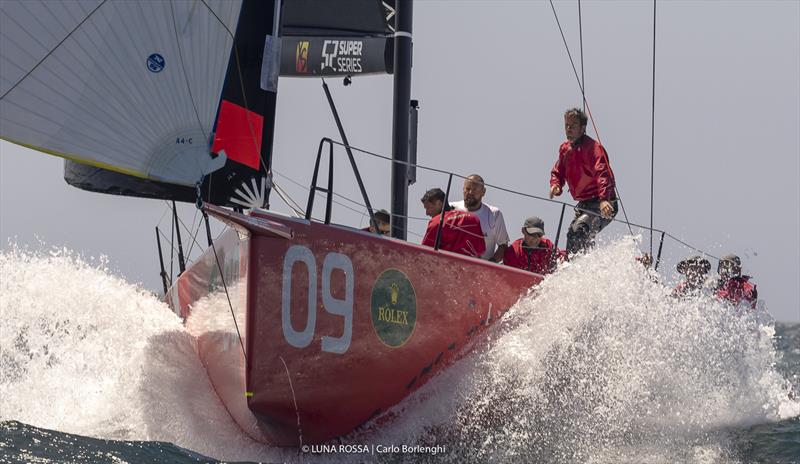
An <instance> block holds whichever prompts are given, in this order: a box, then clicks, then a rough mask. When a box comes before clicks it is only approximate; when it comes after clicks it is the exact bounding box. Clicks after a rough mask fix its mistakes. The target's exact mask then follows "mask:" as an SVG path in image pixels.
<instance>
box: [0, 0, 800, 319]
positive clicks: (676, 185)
mask: <svg viewBox="0 0 800 464" xmlns="http://www.w3.org/2000/svg"><path fill="white" fill-rule="evenodd" d="M556 9H557V11H558V14H559V19H560V20H561V24H562V26H563V27H564V29H565V33H566V34H567V40H568V42H569V45H570V47H571V50H572V54H573V57H574V58H575V59H576V61H578V66H580V64H579V59H580V52H579V47H578V15H577V2H573V1H570V2H557V3H556ZM652 13H653V9H652V3H651V2H646V1H619V2H606V1H592V2H589V1H586V2H583V3H582V14H583V18H582V19H583V21H582V22H583V39H584V66H585V78H586V91H587V99H588V101H589V105H590V107H591V110H592V112H593V114H594V117H595V120H596V123H597V127H598V130H599V132H600V139H601V140H602V142H603V143H604V145H605V146H606V147H607V149H608V151H609V155H610V159H611V164H612V167H613V169H614V172H615V174H616V178H617V184H618V186H619V189H620V193H621V195H622V199H623V201H624V205H625V208H626V210H627V213H628V216H629V218H630V220H631V221H633V222H638V223H642V224H646V223H648V222H649V214H650V212H649V211H650V210H649V208H650V197H649V195H650V108H651V72H652V68H651V66H652V37H653V32H652V25H653V17H652ZM657 15H658V23H657V39H656V40H657V52H656V60H657V62H656V69H657V77H656V120H655V121H656V129H655V171H656V175H655V226H656V227H659V228H664V229H666V230H668V231H670V232H671V233H673V234H674V235H676V236H679V237H682V238H684V239H685V240H686V241H688V242H689V243H690V244H692V245H694V246H697V247H699V248H702V249H704V250H707V251H708V252H710V253H712V254H715V255H716V256H720V255H722V254H725V253H729V252H736V253H738V254H739V255H740V256H741V257H742V260H743V264H744V268H745V273H747V274H751V275H753V276H754V281H755V282H757V283H758V289H759V295H760V296H761V297H762V298H764V299H765V300H766V301H767V304H768V306H769V309H770V311H771V312H772V313H773V314H774V315H775V316H776V318H777V319H778V320H784V321H800V289H799V287H800V285H799V284H798V282H800V148H798V147H800V129H798V128H800V58H799V57H800V32H799V31H800V2H797V1H777V2H766V1H758V2H746V1H731V2H700V1H670V2H659V4H658V12H657ZM579 72H580V69H579ZM412 79H413V84H412V95H413V98H417V99H419V100H420V107H421V108H420V127H419V163H420V164H424V165H428V166H432V167H436V168H440V169H446V170H452V171H456V172H458V173H462V174H470V173H473V172H477V173H480V174H482V175H483V176H484V178H485V179H486V181H487V182H488V183H489V184H497V185H503V186H506V187H508V188H512V189H515V190H520V191H524V192H527V193H532V194H537V195H542V196H544V195H546V193H547V189H548V178H549V170H550V168H551V166H552V164H553V162H554V160H555V158H556V153H557V148H558V145H559V144H560V143H561V142H562V141H563V139H564V133H563V119H562V113H563V111H564V110H565V109H566V108H567V107H571V106H578V105H580V101H581V100H580V91H579V88H578V85H577V83H576V80H575V77H574V75H573V71H572V68H571V66H570V63H569V60H568V58H567V54H566V51H565V49H564V45H563V43H562V41H561V36H560V35H559V32H558V28H557V26H556V23H555V19H554V17H553V12H552V11H551V9H550V4H549V3H548V2H544V1H541V2H540V1H536V2H522V1H520V2H498V1H492V2H483V1H435V2H434V1H417V2H416V5H415V11H414V70H413V78H412ZM329 84H330V85H331V88H332V92H333V96H334V98H335V100H336V102H337V104H338V106H339V112H340V114H341V116H342V119H343V122H344V126H345V129H346V130H347V132H348V137H349V139H350V142H351V143H352V144H353V145H356V146H359V147H364V148H366V149H369V150H372V151H376V152H380V153H385V154H388V153H390V147H391V96H392V80H391V77H389V76H377V77H367V78H362V79H354V83H353V85H352V86H350V87H343V86H342V85H341V80H339V79H335V80H330V81H329ZM589 133H590V134H591V135H593V136H595V132H594V130H592V129H590V131H589ZM324 136H331V137H333V138H336V139H338V135H337V133H336V129H335V125H334V123H333V120H332V118H331V116H330V111H329V109H328V107H327V103H326V101H325V97H324V94H323V92H322V89H321V85H320V82H319V81H317V80H313V79H307V80H302V79H295V80H291V79H283V80H281V82H280V86H279V93H278V123H277V128H276V138H275V154H276V155H275V159H274V164H273V167H274V169H275V172H276V177H275V179H276V181H277V182H278V184H279V185H281V186H282V187H283V188H285V189H286V190H287V191H288V192H290V195H291V196H292V198H294V199H295V200H296V201H297V202H298V203H300V204H301V205H305V201H306V196H307V192H306V191H305V190H304V188H303V187H300V186H298V185H295V184H294V183H293V182H298V183H300V184H302V185H307V184H308V183H309V182H310V178H311V167H312V163H313V159H314V156H315V154H316V147H317V144H318V143H319V139H320V138H322V137H324ZM0 151H1V153H2V156H0V236H1V237H2V239H3V248H7V246H8V245H7V242H8V239H9V238H12V237H16V239H15V240H16V242H17V243H20V244H34V246H35V247H38V246H39V245H36V243H37V238H35V237H39V238H40V239H41V240H43V241H44V242H45V243H47V244H48V245H66V246H67V247H69V248H72V249H74V250H76V251H80V252H82V253H83V254H85V255H86V256H99V255H101V254H104V255H107V256H108V257H109V260H110V267H111V268H112V269H114V270H116V271H117V272H119V273H121V274H122V275H124V276H126V277H127V278H128V280H130V281H132V282H142V283H143V285H144V286H145V287H147V288H149V289H152V290H159V289H160V279H159V276H158V264H157V254H156V247H155V237H154V235H155V233H154V229H153V228H154V226H155V225H157V224H159V221H161V222H160V225H161V227H162V228H165V229H166V230H167V232H168V231H169V221H168V218H165V217H164V213H165V212H166V207H165V204H164V202H162V201H154V200H137V199H130V198H121V197H114V196H106V195H100V194H93V193H88V192H83V191H81V190H77V189H75V188H72V187H69V186H68V185H66V184H65V183H64V181H63V178H62V169H63V168H62V161H61V160H60V159H58V158H54V157H50V156H47V155H44V154H41V153H37V152H33V151H30V150H26V149H23V148H20V147H17V146H14V145H10V144H7V143H5V142H3V143H2V144H0ZM340 155H343V153H340ZM340 159H341V160H342V161H340V162H339V164H338V168H337V174H336V177H335V179H336V184H335V187H334V189H335V190H337V191H338V192H339V193H341V194H342V195H345V196H347V197H349V198H351V199H354V200H356V201H358V202H360V201H361V200H360V195H359V194H358V190H357V188H356V187H355V185H354V181H353V177H352V174H351V173H350V170H349V169H348V168H347V164H346V163H345V162H343V161H344V158H340ZM357 161H358V163H359V166H360V168H361V170H362V176H364V177H365V180H366V184H367V190H368V192H369V194H370V199H371V201H372V204H373V205H375V206H376V207H386V208H388V206H389V186H390V179H389V176H388V173H389V165H388V163H386V162H383V161H377V160H374V159H370V158H368V157H364V156H357ZM418 179H419V180H418V182H417V183H416V184H415V185H414V186H412V188H411V190H410V193H409V198H410V208H409V212H410V214H411V215H412V216H416V217H420V218H421V217H422V216H424V214H423V211H422V209H421V207H420V205H419V201H418V199H419V198H420V197H421V196H422V193H423V192H424V191H425V190H427V189H428V188H431V187H435V186H439V187H442V188H444V187H445V184H446V182H447V179H446V177H444V176H442V175H431V174H428V173H423V172H420V173H419V174H418ZM455 188H456V192H457V194H458V192H459V191H460V183H458V184H456V186H455ZM562 198H566V199H569V195H568V194H565V196H564V197H562ZM456 199H459V198H456ZM485 200H486V201H487V202H488V203H492V204H495V205H498V206H500V207H501V208H502V209H503V211H504V213H505V217H506V222H507V228H508V230H509V234H510V235H511V236H512V240H513V239H516V238H517V237H518V236H519V235H520V233H519V228H520V226H521V222H522V221H523V219H524V218H525V217H527V216H530V215H534V214H535V215H539V216H541V217H542V218H543V219H544V220H545V222H546V226H547V227H546V229H547V232H548V235H553V234H554V233H555V228H556V225H557V222H558V213H559V212H560V207H558V206H555V205H552V204H549V203H543V202H540V201H536V200H530V199H525V198H520V197H515V196H512V195H508V194H501V193H500V192H498V191H497V190H493V189H491V188H489V191H488V193H487V196H486V198H485ZM337 201H341V202H343V203H344V204H347V205H349V206H350V207H354V208H356V209H357V206H356V205H353V204H352V203H348V202H346V201H343V200H339V199H337ZM272 203H273V206H274V208H275V209H277V210H281V211H288V209H287V208H286V206H285V205H284V204H283V203H282V202H281V200H280V199H278V197H277V196H275V195H273V197H272ZM321 204H323V203H321V202H317V205H321ZM317 212H318V214H322V210H321V209H319V210H317ZM194 214H195V212H194V207H193V206H191V205H186V206H184V207H182V208H181V216H182V218H183V219H184V220H185V221H186V222H187V223H191V222H192V219H193V217H194ZM618 217H619V218H622V215H621V214H620V215H619V216H618ZM333 219H334V221H335V222H339V223H345V224H353V225H358V224H366V219H365V218H364V217H363V216H362V215H360V214H357V213H354V212H353V211H351V210H349V209H346V208H344V207H340V206H337V208H336V210H335V211H334V215H333ZM410 222H411V224H410V226H411V232H412V234H410V236H409V238H410V239H411V240H416V241H418V240H419V237H418V236H416V235H413V234H414V233H416V234H421V233H422V231H423V230H424V226H425V221H424V220H411V221H410ZM215 228H216V229H219V226H216V227H215ZM626 231H627V229H626V228H624V227H623V226H620V225H613V226H611V227H609V228H608V229H607V231H606V232H604V233H603V235H605V236H607V237H615V236H621V235H622V234H624V233H625V232H626ZM200 237H203V242H201V243H204V235H202V234H201V235H200ZM643 238H644V241H643V243H642V246H643V248H648V247H649V235H647V234H645V235H644V237H643ZM12 240H13V239H12ZM656 240H657V237H656ZM184 241H185V242H186V241H188V239H187V238H186V237H184ZM561 243H562V244H563V243H564V238H562V241H561ZM656 246H657V243H656ZM187 248H188V245H187ZM690 253H691V250H687V249H685V248H683V247H682V246H680V245H679V244H677V243H675V242H674V241H671V240H667V242H666V243H665V247H664V261H663V262H662V267H661V269H662V270H663V271H664V275H665V279H666V280H667V281H669V280H670V279H674V278H675V273H674V267H675V263H676V262H677V261H678V260H679V259H680V258H682V257H684V256H686V255H687V254H690ZM193 254H194V253H193Z"/></svg>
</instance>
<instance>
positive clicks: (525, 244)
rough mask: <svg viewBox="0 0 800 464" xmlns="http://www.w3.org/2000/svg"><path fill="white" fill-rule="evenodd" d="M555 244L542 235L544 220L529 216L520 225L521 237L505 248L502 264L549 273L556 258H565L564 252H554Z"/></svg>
mask: <svg viewBox="0 0 800 464" xmlns="http://www.w3.org/2000/svg"><path fill="white" fill-rule="evenodd" d="M555 248H556V247H555V245H553V242H551V241H550V239H549V238H547V237H545V236H544V221H542V220H541V219H539V218H538V217H535V216H533V217H529V218H528V219H526V220H525V223H524V224H523V225H522V238H520V239H518V240H516V241H515V242H514V243H512V244H511V246H510V247H508V248H506V251H505V254H504V255H503V264H505V265H506V266H511V267H516V268H519V269H524V270H526V271H530V272H535V273H537V274H542V275H544V274H550V273H551V272H553V271H555V269H556V259H559V260H561V261H563V260H564V258H566V252H564V250H559V251H558V253H556V252H555Z"/></svg>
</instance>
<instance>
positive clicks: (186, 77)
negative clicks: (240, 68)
mask: <svg viewBox="0 0 800 464" xmlns="http://www.w3.org/2000/svg"><path fill="white" fill-rule="evenodd" d="M169 10H170V12H171V13H172V29H173V30H174V31H175V45H176V46H177V47H178V59H179V60H180V62H181V70H182V71H183V80H184V82H186V90H187V91H188V92H189V101H191V102H192V109H193V110H194V116H195V117H196V118H197V125H198V126H200V132H202V133H203V140H205V141H208V134H207V133H206V130H205V128H204V127H203V121H202V120H201V119H200V113H199V112H198V111H197V103H195V101H194V94H192V86H190V85H189V75H188V74H187V73H186V64H185V63H184V62H183V51H182V47H181V41H180V36H179V35H178V23H177V22H176V21H175V2H174V0H170V2H169ZM192 11H194V10H192ZM187 24H188V23H187Z"/></svg>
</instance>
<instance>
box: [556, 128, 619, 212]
mask: <svg viewBox="0 0 800 464" xmlns="http://www.w3.org/2000/svg"><path fill="white" fill-rule="evenodd" d="M565 181H566V183H567V185H569V191H570V193H571V194H572V198H574V199H575V201H584V200H591V199H594V198H599V199H601V200H611V199H613V198H616V195H615V194H614V185H615V183H614V173H613V172H612V171H611V165H610V164H609V162H608V154H607V153H606V150H605V148H603V146H602V145H600V144H599V143H597V142H596V141H595V140H594V139H592V138H591V137H589V136H588V135H585V134H584V135H583V136H582V137H581V138H580V140H579V141H578V143H577V145H575V146H574V147H573V146H572V143H571V142H570V141H569V140H567V141H566V142H564V143H562V144H561V147H559V149H558V159H557V160H556V164H554V165H553V170H552V171H550V185H551V186H553V185H558V186H559V187H563V186H564V182H565Z"/></svg>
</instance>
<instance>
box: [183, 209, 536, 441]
mask: <svg viewBox="0 0 800 464" xmlns="http://www.w3.org/2000/svg"><path fill="white" fill-rule="evenodd" d="M209 209H210V212H211V213H212V214H215V215H216V216H218V217H220V218H221V219H223V220H226V221H228V222H229V223H236V224H237V227H239V228H240V229H242V228H246V229H248V230H249V232H250V233H249V240H242V241H239V242H238V243H237V241H236V236H235V234H233V233H229V234H228V235H226V237H225V238H224V239H223V240H220V241H218V243H217V245H216V249H217V253H218V255H224V257H221V258H220V261H221V262H223V261H225V260H227V262H228V265H226V266H225V267H226V270H225V274H226V277H227V280H228V282H227V284H228V285H229V286H230V287H231V288H234V289H239V288H240V287H239V286H236V285H233V284H232V282H236V280H237V277H238V280H239V281H240V282H241V283H244V282H246V288H247V292H246V324H243V322H244V321H243V319H244V316H238V315H237V322H238V324H239V329H240V330H242V336H243V337H244V338H245V342H244V343H245V346H246V350H247V362H246V368H245V379H246V380H245V382H243V381H242V379H241V376H239V378H238V379H235V378H232V377H234V372H240V373H241V366H242V365H243V364H245V363H243V362H241V360H240V359H241V356H240V354H241V349H240V348H239V349H238V350H237V349H236V348H238V337H235V335H233V334H232V333H231V330H232V328H233V321H232V318H231V316H230V315H228V316H227V320H228V322H229V326H228V327H227V328H226V330H227V331H228V333H227V335H226V336H222V335H219V334H216V335H215V336H210V335H209V334H208V333H206V334H205V335H203V334H201V333H197V331H195V335H197V336H199V337H200V336H202V337H203V338H202V340H204V342H202V343H199V344H198V346H199V347H200V348H199V349H200V350H201V353H200V355H201V359H203V361H204V363H205V364H206V367H207V369H208V370H209V375H210V377H211V379H212V382H213V383H214V385H215V388H217V391H218V393H220V397H221V398H222V399H223V401H224V402H225V403H226V406H227V407H228V409H229V410H230V411H231V413H232V415H233V416H234V418H235V419H236V420H237V422H238V423H239V424H240V425H241V426H242V427H243V429H244V430H245V431H247V432H248V433H249V434H250V435H251V436H253V437H254V438H256V439H260V440H265V441H268V442H270V443H272V444H276V445H282V446H294V445H299V444H300V442H301V440H302V442H303V443H316V442H322V441H325V440H328V439H331V438H333V437H337V436H340V435H344V434H346V433H348V432H350V431H352V430H353V429H355V428H356V427H358V426H359V425H360V424H363V423H364V422H365V421H367V420H369V419H370V418H373V417H375V416H377V415H379V414H381V413H382V412H384V411H386V410H387V409H388V408H390V407H391V406H393V405H395V404H397V403H398V402H400V401H401V400H402V399H403V398H405V397H406V396H408V394H409V393H411V392H412V391H414V390H416V389H417V388H419V387H420V386H421V385H423V384H424V383H425V382H427V381H428V380H429V379H430V378H431V377H432V376H433V375H435V374H436V373H437V372H438V371H439V370H441V369H442V368H443V367H444V366H446V365H448V364H449V363H451V362H452V361H453V360H455V359H456V358H457V357H459V356H461V355H463V354H464V351H465V348H468V347H469V345H470V343H471V342H472V341H473V340H474V339H475V338H476V337H477V336H478V335H479V334H480V333H482V332H483V331H484V330H485V329H486V327H488V326H489V325H491V324H493V323H494V322H495V321H496V320H497V319H498V318H499V317H500V316H501V315H502V314H503V313H504V312H505V311H506V310H508V308H510V307H511V306H512V305H513V304H514V303H515V302H516V301H517V300H518V299H519V297H520V296H522V295H524V294H525V293H526V292H527V290H528V289H529V288H530V287H531V286H533V285H534V284H536V283H538V282H539V281H540V280H541V277H540V276H538V275H535V274H530V273H527V272H523V271H520V270H517V269H512V268H509V267H506V266H501V265H496V264H493V263H489V262H487V261H482V260H479V259H474V258H469V257H465V256H461V255H456V254H452V253H448V252H441V251H434V250H432V249H430V248H427V247H422V246H419V245H414V244H410V243H407V242H403V241H400V240H394V239H390V238H386V237H381V236H377V235H373V234H369V233H366V232H362V231H359V230H355V229H350V228H345V227H340V226H326V225H324V224H319V223H310V224H309V223H308V222H307V221H302V220H297V219H290V218H285V217H281V216H278V215H273V214H269V213H264V212H258V213H253V215H252V216H243V215H239V214H236V213H230V212H228V211H225V210H221V209H218V208H214V207H209ZM245 244H246V246H242V245H245ZM237 251H238V254H239V256H240V257H241V260H240V261H239V262H238V266H237V265H236V264H237V263H234V260H233V258H232V256H234V255H236V253H237ZM209 254H210V256H209ZM211 265H214V256H213V253H212V250H208V251H207V252H206V255H204V257H203V258H202V259H201V260H199V261H198V263H197V264H195V265H194V266H193V267H192V268H190V269H189V270H188V271H187V272H186V273H184V274H183V275H182V276H181V278H180V279H179V281H178V284H177V288H178V294H179V301H173V303H178V304H176V305H175V306H174V307H175V308H176V310H179V309H180V311H181V314H182V315H183V316H187V315H189V314H190V313H191V312H192V311H194V309H193V308H192V309H190V305H191V304H193V303H194V302H195V301H197V300H198V299H199V298H200V297H202V296H203V293H204V292H205V293H207V292H208V290H209V288H210V286H209V281H211V280H213V276H212V271H213V266H211ZM236 274H238V276H237V275H236ZM242 286H244V285H242ZM211 287H213V285H212V286H211ZM216 290H217V291H219V288H218V286H217V289H216ZM173 291H174V290H173ZM239 291H240V290H239ZM237 295H238V294H237ZM234 296H236V295H234ZM234 300H236V298H234ZM217 311H227V312H230V310H229V309H228V308H227V302H226V306H225V307H224V308H221V309H217ZM192 316H193V314H192V315H190V318H189V319H191V317H192ZM217 317H219V316H217ZM187 325H188V322H187ZM243 325H245V326H246V329H245V328H244V327H243ZM233 333H235V332H233ZM234 337H235V338H234ZM231 338H234V340H233V342H232V341H231ZM211 340H216V343H212V342H211ZM223 340H225V341H223ZM223 353H227V355H225V354H223ZM237 369H238V370H237ZM243 385H244V386H245V388H246V390H245V391H242V390H241V388H242V386H243ZM237 390H238V391H237ZM245 392H246V397H247V408H244V403H245V402H244V401H242V400H243V399H244V398H245ZM236 395H239V396H238V397H236ZM251 412H252V414H251Z"/></svg>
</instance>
